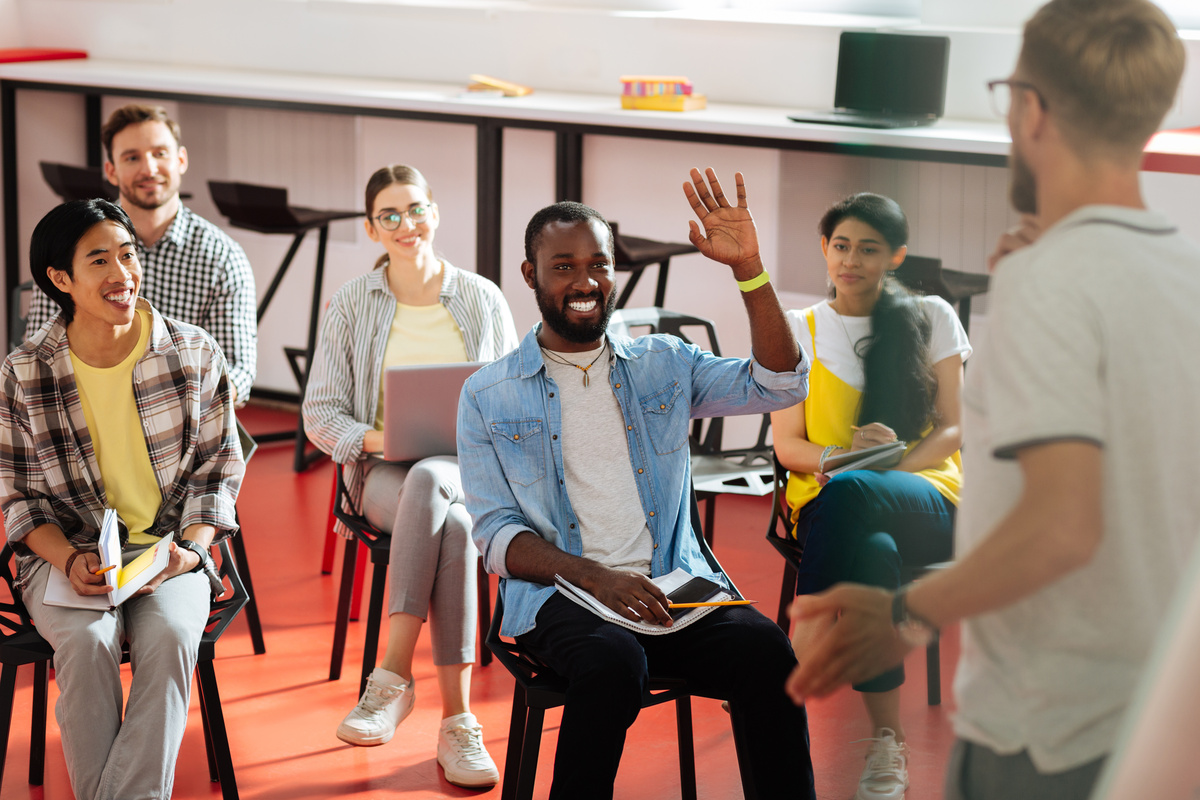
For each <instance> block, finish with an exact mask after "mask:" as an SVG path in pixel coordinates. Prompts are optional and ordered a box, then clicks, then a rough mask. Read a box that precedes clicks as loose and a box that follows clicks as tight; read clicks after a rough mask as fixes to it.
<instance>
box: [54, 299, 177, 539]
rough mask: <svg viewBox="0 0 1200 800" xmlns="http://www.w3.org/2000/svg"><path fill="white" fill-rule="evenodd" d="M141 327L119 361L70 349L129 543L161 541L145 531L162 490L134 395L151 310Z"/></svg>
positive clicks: (109, 496) (142, 313)
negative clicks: (110, 363)
mask: <svg viewBox="0 0 1200 800" xmlns="http://www.w3.org/2000/svg"><path fill="white" fill-rule="evenodd" d="M137 314H138V318H139V320H140V321H141V326H142V329H141V331H140V332H139V334H138V342H137V344H136V345H135V346H134V348H133V350H131V351H130V353H129V355H128V356H126V357H125V360H124V361H122V362H121V363H120V364H117V365H116V366H115V367H104V368H100V367H92V366H88V365H87V364H85V363H83V361H81V360H79V359H78V358H76V357H75V352H74V351H72V352H71V368H72V369H73V370H74V371H75V385H76V387H77V388H78V389H79V400H80V402H81V403H82V405H83V418H84V420H85V421H86V422H87V428H88V433H90V434H91V436H92V447H93V448H94V449H95V451H96V461H97V462H98V463H99V465H100V478H101V480H103V481H104V494H105V499H106V500H107V502H108V504H109V505H110V506H111V507H112V508H114V509H116V511H117V515H118V516H119V517H120V518H121V520H122V521H123V522H124V523H125V525H126V527H127V528H128V529H129V542H130V544H151V543H153V542H156V541H158V537H157V536H151V535H149V534H147V533H146V532H145V531H146V530H147V529H148V528H150V526H152V525H153V524H154V519H155V517H157V516H158V508H159V506H160V505H162V491H161V490H160V489H159V488H158V480H157V479H156V478H155V476H154V467H153V466H152V465H151V464H150V451H149V450H148V449H147V448H146V435H145V433H144V432H143V430H142V419H141V417H140V416H139V415H138V410H137V400H136V399H135V398H134V395H133V368H134V366H135V365H136V364H137V362H138V360H139V359H141V357H142V356H143V355H144V354H145V352H146V346H147V345H148V344H149V342H150V325H151V318H150V312H149V311H147V310H146V309H144V308H139V309H138V310H137Z"/></svg>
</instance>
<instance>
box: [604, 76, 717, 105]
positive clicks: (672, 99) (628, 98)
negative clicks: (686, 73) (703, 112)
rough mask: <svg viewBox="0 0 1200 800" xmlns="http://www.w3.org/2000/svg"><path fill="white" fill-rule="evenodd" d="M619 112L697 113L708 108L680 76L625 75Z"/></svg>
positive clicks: (701, 96)
mask: <svg viewBox="0 0 1200 800" xmlns="http://www.w3.org/2000/svg"><path fill="white" fill-rule="evenodd" d="M621 86H622V90H621V108H636V109H642V110H649V111H696V110H698V109H701V108H704V107H705V106H706V105H707V101H706V100H705V97H704V95H702V94H695V93H693V91H692V82H691V81H689V80H688V79H687V78H683V77H679V76H664V75H625V76H623V77H622V78H621Z"/></svg>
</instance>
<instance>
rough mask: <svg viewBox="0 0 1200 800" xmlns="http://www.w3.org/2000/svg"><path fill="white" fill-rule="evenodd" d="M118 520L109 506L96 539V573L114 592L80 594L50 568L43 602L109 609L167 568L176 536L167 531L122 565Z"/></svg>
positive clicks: (69, 606) (102, 609) (99, 609)
mask: <svg viewBox="0 0 1200 800" xmlns="http://www.w3.org/2000/svg"><path fill="white" fill-rule="evenodd" d="M118 523H119V521H118V518H117V512H116V511H115V510H113V509H111V508H110V509H107V510H106V511H105V512H104V522H103V523H102V524H101V526H100V538H99V540H98V541H97V548H98V555H99V556H100V565H101V566H100V569H98V570H96V571H95V573H94V574H96V575H101V574H103V575H104V580H105V582H106V583H107V584H108V586H110V587H112V591H110V592H105V593H104V594H93V595H82V594H79V593H78V592H76V591H75V587H74V586H72V585H71V579H70V578H68V577H67V576H66V575H65V574H64V573H62V572H60V571H59V570H57V569H54V568H51V570H50V577H49V578H48V579H47V581H46V594H45V595H44V596H43V598H42V602H43V603H45V604H46V605H48V606H65V607H67V608H89V609H94V610H97V611H107V610H108V609H112V608H116V607H117V606H119V605H121V604H122V603H124V602H125V601H126V600H128V599H129V598H130V597H132V596H133V595H134V594H136V593H137V591H138V590H139V589H141V588H142V587H143V586H145V585H146V584H147V583H149V582H150V581H151V580H153V579H154V578H155V577H156V576H157V575H158V574H159V573H160V572H162V571H163V570H164V569H166V568H167V564H168V563H169V562H170V560H171V540H172V539H173V538H174V537H173V535H171V534H167V535H166V536H164V537H163V538H162V539H160V540H159V541H158V542H155V543H154V544H153V545H151V546H150V547H149V548H148V549H147V550H146V551H145V552H143V553H142V554H141V555H139V556H138V557H137V558H135V559H133V560H132V561H130V562H129V563H128V564H123V563H122V559H121V536H120V530H119V524H118Z"/></svg>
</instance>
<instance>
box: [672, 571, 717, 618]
mask: <svg viewBox="0 0 1200 800" xmlns="http://www.w3.org/2000/svg"><path fill="white" fill-rule="evenodd" d="M723 591H725V589H724V588H723V587H722V586H720V585H718V584H716V583H713V582H712V581H710V580H709V579H708V578H692V579H691V580H690V581H688V582H687V583H685V584H684V585H683V586H680V587H679V588H678V589H676V590H675V591H673V592H670V593H668V594H667V600H668V601H670V602H672V603H703V602H704V601H706V600H709V599H711V598H713V597H716V596H717V595H718V594H720V593H721V592H723ZM689 611H691V609H690V608H677V609H675V610H673V611H672V610H671V609H669V608H668V609H667V612H668V613H669V614H670V615H671V619H679V618H680V617H682V616H683V615H684V614H686V613H688V612H689Z"/></svg>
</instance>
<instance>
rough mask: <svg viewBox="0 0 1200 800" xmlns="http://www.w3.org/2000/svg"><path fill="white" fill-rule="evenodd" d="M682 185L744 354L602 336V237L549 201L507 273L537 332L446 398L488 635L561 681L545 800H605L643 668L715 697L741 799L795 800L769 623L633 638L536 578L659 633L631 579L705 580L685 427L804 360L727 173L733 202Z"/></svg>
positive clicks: (576, 208) (737, 612) (734, 405)
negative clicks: (493, 598) (731, 304)
mask: <svg viewBox="0 0 1200 800" xmlns="http://www.w3.org/2000/svg"><path fill="white" fill-rule="evenodd" d="M691 178H692V181H691V183H685V184H684V192H685V194H686V195H687V198H688V200H689V202H690V203H691V205H692V208H693V209H694V210H695V212H696V215H697V216H698V217H699V219H700V223H701V224H702V225H703V233H702V232H701V227H700V225H697V224H696V222H694V221H693V222H692V223H691V240H692V242H693V244H695V245H696V246H697V247H698V248H699V249H700V251H701V252H702V253H704V254H705V255H706V256H708V257H709V258H712V259H714V260H716V261H720V262H722V263H724V264H727V265H728V266H729V267H730V268H731V269H732V272H733V276H734V278H735V279H736V280H737V281H738V286H739V288H740V289H741V297H742V300H743V302H744V303H745V305H746V311H747V315H748V316H749V319H750V331H751V341H752V348H753V353H754V358H752V359H735V358H716V357H715V356H713V355H712V354H711V353H707V352H704V351H702V350H700V349H699V348H697V347H695V346H694V345H691V344H685V343H684V342H682V341H681V340H680V339H677V338H675V337H672V336H643V337H641V338H638V339H634V340H631V339H629V338H628V337H623V336H618V335H614V334H613V333H610V332H606V330H607V325H608V321H609V317H610V315H611V313H612V311H613V308H614V304H615V298H616V296H617V295H616V293H615V292H614V290H613V289H614V287H613V238H612V231H611V229H610V228H609V226H608V223H607V222H605V220H604V217H602V216H601V215H600V214H599V213H597V212H596V211H595V210H593V209H591V208H589V207H587V206H585V205H582V204H579V203H569V202H564V203H556V204H555V205H552V206H549V207H547V208H544V209H542V210H541V211H539V212H538V213H537V214H535V215H534V217H533V219H532V220H531V221H530V223H529V226H528V227H527V228H526V232H525V261H524V263H523V264H522V265H521V271H522V274H523V275H524V277H525V282H526V283H527V284H528V285H529V287H530V288H531V289H533V291H534V294H535V296H536V297H537V302H538V308H539V309H540V311H541V314H542V321H541V323H540V324H539V325H536V326H535V327H534V328H533V330H531V331H530V332H529V334H527V335H526V336H525V338H524V340H523V341H522V342H521V345H520V347H519V349H518V350H516V351H514V352H513V353H510V354H509V355H508V356H506V357H504V358H501V359H499V360H497V361H495V362H493V363H492V364H489V365H487V366H485V367H483V368H482V369H480V370H479V372H477V373H476V374H475V375H473V376H472V377H471V379H470V380H468V382H467V384H466V386H464V388H463V393H462V398H461V400H460V402H459V416H458V431H459V433H458V438H459V445H458V455H459V463H460V464H461V467H462V475H463V486H464V489H465V491H466V495H467V510H468V511H470V513H471V516H472V517H473V518H474V523H475V525H474V533H473V536H474V539H475V542H476V544H477V545H478V546H479V549H480V551H481V552H482V553H483V556H484V559H485V563H486V565H487V568H488V571H490V572H494V573H496V574H498V575H500V576H501V579H502V580H501V587H502V588H501V591H502V593H503V597H504V624H503V629H502V631H501V632H502V633H503V634H504V635H507V636H515V637H516V638H517V639H518V640H519V641H520V642H521V644H522V645H524V646H525V647H527V648H528V649H529V650H530V651H532V652H533V653H534V654H536V655H537V657H538V658H540V659H542V660H544V661H545V663H546V664H548V665H549V666H550V667H552V668H553V669H554V670H555V671H557V672H559V673H560V674H561V675H563V676H565V677H566V678H567V681H568V683H569V688H568V690H567V699H566V706H565V708H564V710H563V718H562V725H561V727H560V728H559V736H558V752H557V756H556V758H555V764H554V781H553V786H552V788H551V790H550V797H551V798H553V799H554V800H566V799H567V798H569V799H570V800H588V799H589V798H611V797H612V796H613V780H614V778H615V777H616V773H617V764H618V762H619V761H620V757H621V751H622V748H623V746H624V743H625V732H626V729H627V728H628V727H629V726H630V725H631V724H632V723H633V721H634V719H635V718H636V717H637V715H638V711H639V709H640V708H641V703H642V694H643V691H644V690H645V689H646V685H647V676H648V674H649V673H651V672H654V673H656V674H666V675H671V676H677V677H680V678H685V679H687V681H688V684H689V686H690V687H691V688H692V689H693V690H694V691H696V692H699V693H703V694H706V695H708V696H716V697H722V698H726V699H728V700H729V709H730V715H731V717H732V720H733V726H734V729H735V731H736V733H737V735H738V737H739V748H738V750H739V752H738V755H739V758H740V763H741V767H742V777H743V785H744V789H745V792H746V796H747V797H762V798H768V797H769V798H811V797H813V796H814V795H813V778H812V762H811V760H810V758H809V753H808V731H807V720H806V717H805V713H804V710H803V709H802V708H799V707H796V706H794V705H792V704H791V702H790V701H788V699H787V696H786V695H785V694H784V691H783V681H784V679H785V678H786V677H787V674H788V672H789V671H790V670H791V668H792V667H793V666H794V665H795V657H794V656H793V655H792V653H791V649H790V648H789V647H788V643H787V639H786V637H785V636H784V635H783V633H782V632H781V631H780V630H779V628H778V627H777V626H775V624H774V623H772V622H771V621H770V620H768V619H767V618H766V617H764V616H763V615H762V614H760V613H759V612H757V611H755V610H753V609H751V608H749V607H747V606H741V607H723V608H718V609H715V610H714V611H713V613H711V614H709V615H707V616H704V617H703V618H701V619H699V620H698V621H696V622H694V623H693V624H691V625H689V626H687V627H684V628H681V629H680V630H677V631H667V632H666V633H665V634H664V635H648V634H645V633H639V632H634V631H632V630H629V629H627V628H624V627H622V626H620V625H618V624H615V623H613V622H609V621H605V620H603V619H602V618H601V617H600V616H599V615H597V614H594V613H593V612H591V611H589V610H585V609H584V608H583V607H582V606H579V605H576V604H575V603H574V602H572V601H571V600H569V599H567V597H566V596H564V595H563V594H561V593H558V592H556V590H555V586H554V584H555V576H556V575H559V576H562V577H563V578H564V579H566V580H567V581H569V582H570V583H572V584H574V585H575V586H578V587H581V588H583V589H585V590H587V591H589V592H591V593H592V594H593V595H594V596H595V597H596V598H598V599H599V600H600V601H601V602H602V603H603V604H604V605H606V606H608V607H609V608H610V609H612V610H613V611H615V612H616V613H617V614H619V615H620V616H622V617H624V618H626V619H628V620H634V621H645V622H648V623H651V624H654V625H661V626H664V627H669V626H670V625H671V617H670V615H669V614H668V612H667V608H666V607H667V604H668V601H667V598H666V596H665V595H664V594H663V592H662V591H661V590H660V589H659V588H658V587H657V586H656V585H655V584H654V583H652V582H651V580H650V578H657V577H660V576H663V575H666V574H667V573H670V572H671V571H673V570H674V569H676V568H683V569H684V570H686V571H687V572H688V573H691V574H692V575H697V576H701V577H705V578H709V579H711V580H714V581H722V580H723V577H722V576H720V575H717V574H714V573H713V572H712V569H711V568H710V567H709V565H708V562H707V561H706V560H705V558H704V556H703V554H702V552H701V549H700V547H699V545H698V543H697V540H696V537H695V534H694V533H693V530H692V520H691V506H692V482H691V468H690V457H689V453H688V429H689V425H690V421H691V419H692V418H693V417H711V416H723V415H729V414H757V413H762V412H765V411H770V410H773V409H779V408H785V407H787V406H790V405H792V404H794V403H796V402H798V401H800V400H803V399H804V397H805V395H806V394H807V373H808V362H807V358H806V357H805V356H804V353H803V351H802V350H801V349H800V348H799V346H798V345H797V344H796V340H795V337H793V336H792V335H791V332H790V331H789V329H788V325H787V322H786V320H785V319H784V315H783V311H782V310H781V308H780V306H779V301H778V299H777V298H776V296H775V291H774V289H773V288H772V286H771V284H770V281H769V278H768V276H767V273H766V272H765V271H764V269H763V265H762V261H761V259H760V258H759V255H758V240H757V234H756V231H755V227H754V222H753V220H752V219H751V216H750V212H749V210H748V208H747V206H746V192H745V187H744V184H743V181H742V176H741V175H740V174H738V175H737V178H736V180H737V204H736V206H735V205H732V204H731V203H730V202H729V200H728V199H727V198H726V197H725V195H724V194H723V193H722V191H721V185H720V183H719V182H718V181H717V178H716V175H715V174H714V173H713V172H712V170H709V171H708V175H707V178H708V181H707V183H706V182H705V179H704V177H703V176H701V174H700V172H699V171H698V170H693V171H692V174H691ZM709 185H711V190H710V189H709Z"/></svg>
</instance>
